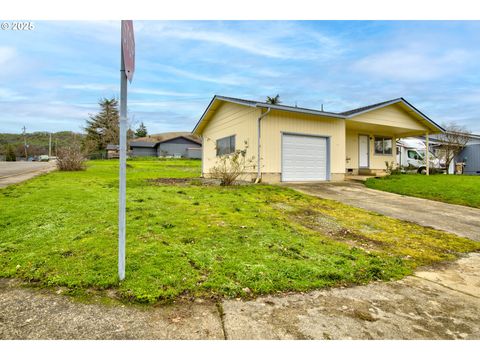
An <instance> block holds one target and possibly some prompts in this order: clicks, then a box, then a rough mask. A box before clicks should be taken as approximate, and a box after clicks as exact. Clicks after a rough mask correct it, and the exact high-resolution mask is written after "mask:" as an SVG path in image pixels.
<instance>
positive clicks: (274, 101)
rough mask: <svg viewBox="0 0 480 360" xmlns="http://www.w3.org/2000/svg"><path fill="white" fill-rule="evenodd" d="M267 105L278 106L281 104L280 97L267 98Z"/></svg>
mask: <svg viewBox="0 0 480 360" xmlns="http://www.w3.org/2000/svg"><path fill="white" fill-rule="evenodd" d="M266 103H267V104H272V105H278V104H280V103H281V101H280V95H278V94H277V95H275V96H274V97H270V96H267V100H266Z"/></svg>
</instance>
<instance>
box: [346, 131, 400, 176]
mask: <svg viewBox="0 0 480 360" xmlns="http://www.w3.org/2000/svg"><path fill="white" fill-rule="evenodd" d="M359 135H368V136H369V145H370V146H369V150H370V151H369V164H370V166H369V168H370V169H372V170H385V168H386V166H385V161H388V162H389V163H390V162H391V161H393V162H394V164H396V159H397V155H396V154H397V147H396V146H395V141H396V139H395V136H394V134H386V133H384V132H381V133H376V132H370V133H369V132H365V131H355V130H347V134H346V144H345V145H346V158H347V161H346V168H347V169H350V168H353V169H358V136H359ZM375 135H377V136H391V137H392V138H393V140H392V142H393V145H392V146H393V147H392V155H375V147H374V145H375V143H374V139H375ZM370 138H371V139H370Z"/></svg>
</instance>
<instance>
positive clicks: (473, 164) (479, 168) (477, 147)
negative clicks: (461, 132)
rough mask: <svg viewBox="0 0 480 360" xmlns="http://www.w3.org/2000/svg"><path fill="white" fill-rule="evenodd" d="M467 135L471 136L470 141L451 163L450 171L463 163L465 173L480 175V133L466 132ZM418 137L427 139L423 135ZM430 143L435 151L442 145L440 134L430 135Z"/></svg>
mask: <svg viewBox="0 0 480 360" xmlns="http://www.w3.org/2000/svg"><path fill="white" fill-rule="evenodd" d="M466 136H467V137H468V138H469V140H468V143H467V144H466V145H465V147H464V148H463V150H462V151H461V152H460V153H459V154H458V155H457V156H455V158H454V159H453V161H452V162H451V163H450V169H449V173H450V174H453V173H454V172H455V167H456V164H459V163H461V164H463V174H466V175H480V135H477V134H466ZM418 139H420V140H422V141H425V137H423V136H419V137H418ZM430 144H431V146H432V149H433V150H434V151H435V149H436V148H439V147H441V145H442V142H441V141H439V137H438V135H430Z"/></svg>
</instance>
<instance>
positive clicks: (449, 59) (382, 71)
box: [353, 48, 472, 81]
mask: <svg viewBox="0 0 480 360" xmlns="http://www.w3.org/2000/svg"><path fill="white" fill-rule="evenodd" d="M470 59H472V54H471V53H468V52H466V51H464V50H449V51H448V52H445V53H443V54H437V53H435V52H427V51H424V52H422V51H421V50H419V49H418V48H404V49H398V50H392V51H388V52H383V53H377V54H373V55H369V56H366V57H364V58H363V59H361V60H359V61H357V62H356V63H354V64H353V68H354V69H355V70H357V71H360V72H366V73H369V74H371V75H374V76H379V77H382V78H389V79H392V80H403V81H426V80H433V79H437V78H440V77H442V76H445V75H448V74H451V73H455V72H457V71H462V67H464V66H465V65H466V63H468V61H469V60H470Z"/></svg>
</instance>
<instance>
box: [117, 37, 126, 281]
mask: <svg viewBox="0 0 480 360" xmlns="http://www.w3.org/2000/svg"><path fill="white" fill-rule="evenodd" d="M121 43H122V46H121V52H120V58H121V67H120V149H119V150H120V178H119V191H118V277H119V279H120V280H123V279H125V227H126V221H125V212H126V187H127V76H126V73H125V62H124V60H123V38H122V39H121Z"/></svg>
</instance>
